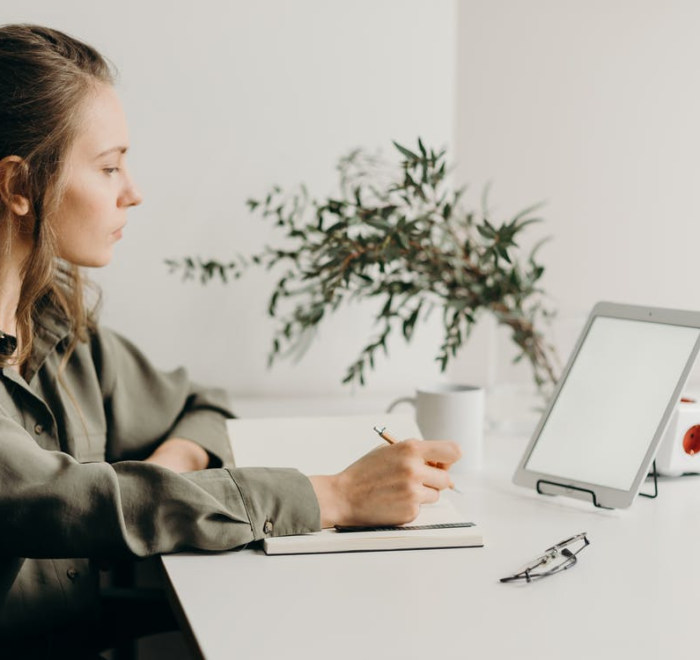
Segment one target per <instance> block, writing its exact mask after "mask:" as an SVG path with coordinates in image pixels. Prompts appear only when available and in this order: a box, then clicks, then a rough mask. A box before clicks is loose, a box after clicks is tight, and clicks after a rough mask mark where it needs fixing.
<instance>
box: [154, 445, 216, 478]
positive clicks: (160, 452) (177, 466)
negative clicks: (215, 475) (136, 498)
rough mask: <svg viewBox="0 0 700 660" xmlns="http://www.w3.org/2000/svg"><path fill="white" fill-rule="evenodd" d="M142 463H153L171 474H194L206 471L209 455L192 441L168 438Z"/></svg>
mask: <svg viewBox="0 0 700 660" xmlns="http://www.w3.org/2000/svg"><path fill="white" fill-rule="evenodd" d="M144 463H155V464H156V465H160V466H161V467H165V468H168V469H169V470H172V471H173V472H194V471H195V470H204V469H206V467H207V466H208V465H209V454H207V452H206V450H205V449H203V448H202V447H200V446H199V445H198V444H197V443H196V442H192V440H185V439H184V438H169V439H168V440H166V441H165V442H163V443H161V444H160V445H158V447H156V450H155V451H154V452H153V453H152V454H151V455H150V456H149V457H148V458H145V459H144Z"/></svg>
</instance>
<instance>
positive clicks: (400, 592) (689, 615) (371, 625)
mask: <svg viewBox="0 0 700 660" xmlns="http://www.w3.org/2000/svg"><path fill="white" fill-rule="evenodd" d="M252 407H254V406H252ZM281 414H287V412H286V411H283V412H282V413H281ZM526 440H527V438H525V437H514V436H497V435H490V436H488V437H487V438H486V447H485V450H486V451H485V467H484V469H483V470H482V471H481V472H480V473H478V474H475V475H474V476H473V477H471V478H470V479H468V480H465V481H463V482H462V483H460V484H459V485H460V488H461V489H462V490H463V492H464V495H463V496H459V495H456V494H452V497H453V498H454V501H455V503H456V504H457V506H459V507H460V508H461V509H463V511H464V512H465V513H467V514H468V515H470V516H472V517H473V518H474V520H476V521H477V522H478V523H479V524H480V525H481V526H482V528H483V530H484V537H485V543H486V546H485V547H484V548H464V549H449V550H429V551H425V550H424V551H420V550H416V551H401V552H375V553H354V554H336V555H310V556H275V557H267V556H266V555H264V554H263V553H262V551H259V550H244V551H242V552H231V553H222V554H215V555H197V554H179V555H171V556H167V557H163V564H164V567H165V570H166V573H167V576H168V578H169V580H170V583H171V585H172V588H173V593H174V596H175V597H176V598H177V600H178V602H179V605H180V607H181V608H182V611H183V612H184V615H185V617H186V619H187V622H188V625H189V627H190V630H191V633H192V635H193V637H194V640H195V641H196V644H197V646H198V647H199V650H200V652H201V654H202V656H203V657H205V658H206V659H207V660H219V659H221V660H223V659H224V658H225V659H227V660H228V659H229V658H231V657H234V656H235V657H237V658H252V657H256V658H297V657H299V658H302V657H303V658H305V659H315V658H328V657H333V658H334V659H338V660H344V659H346V658H347V659H350V658H352V659H359V658H366V657H371V658H374V657H377V658H382V659H383V660H388V659H390V658H397V659H399V658H400V659H402V660H406V659H412V658H416V659H417V658H420V659H421V660H423V659H425V658H430V657H435V658H441V659H443V658H444V659H451V658H467V657H474V658H498V659H499V660H501V659H509V658H528V659H529V658H532V659H533V660H534V659H536V660H548V659H550V658H552V659H554V658H557V659H559V658H565V659H567V660H568V659H572V660H573V659H578V658H586V659H590V658H596V659H597V660H601V659H607V658H620V659H626V658H635V659H643V658H655V659H657V658H661V657H663V658H669V659H673V660H677V659H683V658H696V657H698V653H700V634H699V633H698V628H699V623H698V621H699V617H698V610H699V607H698V605H697V601H698V598H699V597H700V577H699V575H698V570H697V568H696V564H697V563H698V562H700V477H685V478H681V479H677V480H666V479H664V480H661V482H660V484H659V497H658V498H657V499H655V500H651V499H645V498H638V499H637V501H636V502H635V503H634V505H633V506H632V508H630V509H627V510H622V511H606V510H600V509H595V508H594V507H593V506H592V505H589V504H586V503H584V502H579V501H576V500H571V499H568V498H561V497H546V496H540V495H537V494H536V493H534V492H533V491H529V490H526V489H522V488H518V487H516V486H514V485H512V484H511V481H510V480H511V476H512V473H513V471H514V469H515V467H516V465H517V462H518V459H519V458H520V456H521V453H522V451H524V448H525V445H526ZM581 531H586V532H588V534H589V538H590V540H591V545H590V546H589V547H588V548H586V549H585V550H584V551H583V552H582V553H581V555H580V557H579V558H580V561H579V563H578V565H577V566H576V567H575V568H573V569H572V570H570V571H566V572H565V573H561V574H559V575H555V576H552V577H550V578H546V579H544V580H542V581H540V582H536V583H532V584H529V585H524V584H501V583H499V581H498V578H500V577H503V576H505V575H507V574H510V573H512V572H513V571H515V570H516V569H518V568H519V567H520V566H521V565H523V564H524V563H526V562H527V561H529V560H530V559H532V558H534V557H535V556H536V555H538V554H540V553H541V552H542V551H543V550H544V549H545V548H547V547H548V546H550V545H553V544H554V543H557V542H558V541H560V540H562V539H564V538H566V537H568V536H570V535H572V534H574V533H577V532H581Z"/></svg>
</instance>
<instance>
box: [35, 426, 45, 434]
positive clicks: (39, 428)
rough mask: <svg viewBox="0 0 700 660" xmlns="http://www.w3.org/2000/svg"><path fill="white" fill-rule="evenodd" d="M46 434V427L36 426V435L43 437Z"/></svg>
mask: <svg viewBox="0 0 700 660" xmlns="http://www.w3.org/2000/svg"><path fill="white" fill-rule="evenodd" d="M43 432H44V427H43V426H42V425H41V424H36V425H35V426H34V433H36V434H37V435H41V434H42V433H43Z"/></svg>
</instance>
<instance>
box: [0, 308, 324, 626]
mask: <svg viewBox="0 0 700 660" xmlns="http://www.w3.org/2000/svg"><path fill="white" fill-rule="evenodd" d="M67 344H68V324H67V322H66V320H65V319H64V318H62V317H61V315H60V314H59V313H58V311H57V310H56V309H55V308H53V307H51V306H48V307H47V308H46V310H45V312H44V313H43V314H42V321H41V323H40V325H39V326H38V327H37V331H36V341H35V345H34V349H33V354H32V358H31V360H30V363H29V368H28V371H27V373H26V374H25V375H26V380H25V379H24V378H22V377H21V376H19V375H18V374H17V372H15V371H13V370H10V369H4V370H0V638H2V637H7V636H10V634H23V633H26V632H29V631H31V632H32V633H37V632H41V631H42V630H51V629H54V628H59V627H61V626H63V625H64V624H66V623H69V622H78V621H80V620H87V618H88V617H90V616H91V615H94V612H95V611H96V604H97V598H98V568H97V567H98V566H100V565H104V564H107V563H108V562H109V560H110V559H114V558H125V557H146V556H149V555H154V554H160V553H169V552H177V551H180V550H189V549H202V550H227V549H231V548H235V547H237V546H241V545H243V544H246V543H249V542H251V541H254V540H258V539H261V538H263V537H265V536H266V535H274V536H278V535H280V536H281V535H286V534H298V533H303V532H309V531H316V530H318V529H319V528H320V512H319V507H318V502H317V500H316V497H315V495H314V491H313V488H312V486H311V483H310V481H309V480H308V478H307V477H305V476H304V475H302V474H301V473H299V472H298V471H296V470H293V469H279V468H278V469H266V468H240V469H236V468H234V467H233V458H232V456H231V453H230V449H229V444H228V439H227V435H226V427H225V418H226V417H231V414H230V413H229V412H228V410H227V405H226V401H225V397H224V396H223V395H222V392H220V391H217V390H211V389H204V388H200V387H196V386H195V385H193V384H192V383H191V382H189V381H188V379H187V376H186V374H185V372H184V370H182V369H179V370H176V371H174V372H172V373H164V372H161V371H158V370H156V369H154V368H153V366H151V364H149V362H148V361H147V360H146V358H145V357H144V356H143V355H142V354H141V353H140V352H139V351H138V350H137V349H136V348H135V347H134V346H133V345H132V344H130V343H129V342H128V341H127V340H125V339H124V338H122V337H120V336H119V335H118V334H116V333H114V332H111V331H109V330H106V329H104V328H100V329H98V330H97V331H96V332H94V333H93V334H92V335H91V338H90V341H89V342H88V343H80V344H79V345H78V347H77V349H76V350H75V352H74V353H73V355H72V356H71V358H70V360H69V362H68V364H67V365H66V368H65V371H64V372H63V374H62V376H61V379H62V382H60V380H59V365H60V363H61V358H62V356H63V355H64V354H65V351H66V347H67ZM76 404H77V405H76ZM169 437H179V438H187V439H190V440H193V441H195V442H197V443H198V444H199V445H201V446H202V447H203V448H204V449H206V450H207V452H208V453H209V455H210V465H211V468H210V469H207V470H203V471H199V472H190V473H187V474H177V473H175V472H172V471H171V470H168V469H165V468H162V467H159V466H157V465H152V464H149V463H144V462H142V461H141V460H140V459H143V458H145V457H146V456H148V455H149V454H150V453H151V452H152V451H153V450H154V449H155V447H156V446H157V445H158V444H159V443H161V442H162V441H163V440H165V439H167V438H169ZM222 466H223V467H222Z"/></svg>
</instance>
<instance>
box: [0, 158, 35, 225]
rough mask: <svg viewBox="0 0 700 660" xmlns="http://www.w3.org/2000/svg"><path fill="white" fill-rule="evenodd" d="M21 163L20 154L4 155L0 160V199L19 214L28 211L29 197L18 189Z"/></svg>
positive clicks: (22, 161) (21, 214)
mask: <svg viewBox="0 0 700 660" xmlns="http://www.w3.org/2000/svg"><path fill="white" fill-rule="evenodd" d="M23 164H24V160H23V159H22V158H21V157H20V156H5V158H3V159H2V160H0V199H2V201H3V202H4V203H5V205H6V206H8V207H9V208H10V209H11V211H12V212H13V213H14V214H15V215H19V216H23V215H27V213H29V199H27V198H26V197H25V196H24V195H22V194H20V192H19V191H18V183H19V181H20V171H21V168H22V166H23Z"/></svg>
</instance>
